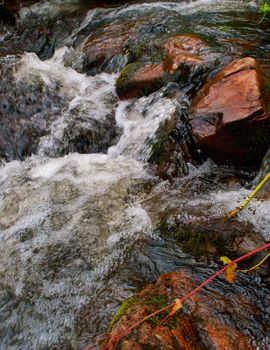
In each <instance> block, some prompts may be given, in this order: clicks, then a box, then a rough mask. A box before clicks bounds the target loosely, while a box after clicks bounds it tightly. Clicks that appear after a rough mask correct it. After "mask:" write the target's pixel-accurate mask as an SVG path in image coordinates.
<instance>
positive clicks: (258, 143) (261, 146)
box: [189, 57, 270, 166]
mask: <svg viewBox="0 0 270 350" xmlns="http://www.w3.org/2000/svg"><path fill="white" fill-rule="evenodd" d="M260 74H261V73H260V68H259V66H258V64H257V63H256V61H255V60H254V59H253V58H250V57H246V58H243V59H240V60H237V61H233V62H232V63H230V64H229V65H228V66H226V67H225V68H223V69H222V70H221V71H220V72H219V73H218V74H217V75H216V76H215V77H214V78H213V79H211V80H210V81H209V82H208V83H207V84H206V85H204V86H203V87H202V88H201V90H200V91H199V92H198V93H197V95H196V96H195V98H194V100H193V103H192V108H191V111H190V116H189V121H190V124H191V127H192V133H193V136H194V139H195V141H196V142H197V144H198V145H199V146H200V147H201V148H202V150H203V151H204V152H205V153H206V154H207V155H209V156H210V157H211V158H212V159H213V160H214V161H215V162H216V163H218V164H228V165H237V166H258V165H259V163H260V161H261V160H262V157H263V156H264V154H265V153H266V151H267V148H268V147H269V140H270V119H269V117H268V116H267V113H266V107H265V103H264V98H263V95H262V82H261V78H260Z"/></svg>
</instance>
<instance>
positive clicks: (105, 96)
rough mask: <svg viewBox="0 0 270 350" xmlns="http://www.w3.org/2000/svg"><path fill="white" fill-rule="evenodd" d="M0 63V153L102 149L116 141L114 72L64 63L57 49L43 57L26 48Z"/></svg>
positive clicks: (12, 156) (2, 155)
mask: <svg viewBox="0 0 270 350" xmlns="http://www.w3.org/2000/svg"><path fill="white" fill-rule="evenodd" d="M58 60H60V62H59V61H58ZM0 63H2V66H1V67H2V74H1V78H2V83H3V84H1V87H0V97H1V102H0V116H1V128H0V158H2V159H5V160H7V161H10V160H12V159H20V160H23V159H25V158H26V157H27V156H30V155H31V154H33V153H35V154H36V153H39V154H43V155H44V154H46V155H50V156H52V157H57V156H60V155H64V154H68V153H69V152H79V153H90V152H92V153H93V152H105V151H106V150H107V149H108V147H109V146H110V145H111V144H113V143H115V142H116V140H117V137H118V136H119V134H120V129H119V128H118V127H117V126H116V122H115V117H114V109H115V105H116V102H117V96H116V94H115V91H114V81H115V80H114V77H111V76H107V75H105V76H104V77H96V78H92V77H91V78H90V77H89V78H87V77H85V76H83V75H81V74H79V73H76V72H75V71H74V70H72V69H71V68H64V67H63V66H62V64H61V53H60V57H59V56H56V57H54V58H53V59H52V60H51V61H46V62H45V63H43V62H42V61H40V60H39V59H38V57H37V56H36V55H35V54H32V53H31V54H25V55H24V56H22V57H13V58H10V57H8V58H6V59H2V61H1V62H0ZM41 66H42V67H43V71H40V70H39V68H40V67H41ZM81 84H82V85H83V88H81Z"/></svg>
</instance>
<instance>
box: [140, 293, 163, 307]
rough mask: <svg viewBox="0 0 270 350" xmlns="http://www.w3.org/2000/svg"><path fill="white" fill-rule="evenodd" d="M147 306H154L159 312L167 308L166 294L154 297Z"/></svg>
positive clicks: (147, 302) (148, 301)
mask: <svg viewBox="0 0 270 350" xmlns="http://www.w3.org/2000/svg"><path fill="white" fill-rule="evenodd" d="M145 304H146V305H151V306H154V307H155V308H156V309H157V310H158V309H162V308H163V307H165V306H167V299H166V297H165V295H164V294H158V295H153V296H152V297H151V298H150V299H148V300H147V301H146V303H145Z"/></svg>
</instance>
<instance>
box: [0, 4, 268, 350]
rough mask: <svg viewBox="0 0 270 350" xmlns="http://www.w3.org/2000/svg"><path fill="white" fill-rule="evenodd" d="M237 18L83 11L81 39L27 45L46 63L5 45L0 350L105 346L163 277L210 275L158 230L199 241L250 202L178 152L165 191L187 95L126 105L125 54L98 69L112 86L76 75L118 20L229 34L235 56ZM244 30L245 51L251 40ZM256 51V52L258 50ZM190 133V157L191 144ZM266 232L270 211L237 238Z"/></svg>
mask: <svg viewBox="0 0 270 350" xmlns="http://www.w3.org/2000/svg"><path fill="white" fill-rule="evenodd" d="M66 5H67V4H66V3H65V2H63V1H53V0H52V1H43V2H41V3H37V4H35V5H34V6H32V7H29V8H23V9H21V11H20V14H21V23H22V24H23V26H27V23H28V21H32V20H33V21H34V22H33V23H34V24H33V28H35V21H36V20H37V19H40V20H41V21H42V18H43V17H44V16H45V17H48V18H53V19H54V18H55V21H56V22H57V18H58V17H57V16H58V15H59V13H61V11H62V10H63V8H65V9H66V11H67V13H69V14H71V15H70V16H71V17H72V14H73V13H74V11H78V8H79V9H80V7H82V4H81V3H80V2H79V1H69V2H68V6H66ZM227 5H228V1H226V2H218V4H217V3H216V1H203V0H201V1H197V2H188V3H187V2H181V1H179V2H177V1H176V2H172V3H158V2H156V3H155V2H152V3H151V4H144V3H142V4H140V3H139V1H138V3H135V4H132V5H130V6H128V5H124V6H121V7H114V9H113V10H112V9H108V8H106V9H92V10H90V11H89V12H88V13H87V14H84V16H82V12H83V11H81V12H80V11H79V13H80V16H79V17H78V18H79V19H80V20H78V19H76V20H75V19H74V20H73V21H72V26H71V28H70V32H69V33H67V34H64V33H61V34H60V35H59V38H58V39H55V40H56V42H57V45H54V47H52V46H50V45H49V44H48V45H49V46H48V45H47V44H46V45H45V44H44V43H43V44H44V45H43V46H42V45H37V46H35V43H34V42H33V43H31V45H30V46H29V45H28V43H29V40H30V39H29V38H28V43H27V45H28V46H27V45H26V46H27V47H28V48H27V47H24V43H23V42H21V43H20V47H21V48H22V49H23V50H24V49H26V50H27V49H29V47H31V51H35V53H33V52H24V53H20V52H17V51H15V52H14V53H13V54H12V48H13V47H14V43H16V42H18V41H20V38H19V36H17V37H15V38H14V33H12V30H13V29H12V28H10V27H9V26H8V25H7V27H6V29H3V33H2V32H1V33H0V34H1V36H0V43H4V44H3V52H2V50H1V52H0V65H1V87H0V93H1V101H0V116H1V126H0V147H1V152H0V159H2V165H1V168H0V186H1V192H0V212H1V216H0V258H1V259H0V349H1V350H2V349H3V350H15V349H21V350H26V349H61V350H63V349H82V348H83V347H84V345H86V344H88V345H91V346H95V345H96V344H97V342H96V337H97V336H98V335H99V334H101V333H103V332H105V331H106V329H107V327H108V324H109V321H110V319H111V316H112V314H113V313H114V312H115V311H116V310H117V308H118V306H119V304H120V302H121V301H122V300H123V299H125V298H126V297H128V296H130V295H131V294H132V293H134V292H135V291H137V290H138V289H140V288H141V287H143V286H144V285H145V284H146V283H148V282H151V281H153V280H154V279H155V278H157V277H158V276H159V275H160V274H161V273H163V272H168V271H172V270H175V269H177V268H179V267H180V266H182V265H188V266H194V267H196V266H197V268H198V271H200V272H199V273H200V274H201V275H202V276H203V274H204V271H203V269H201V270H200V263H198V262H196V261H195V260H194V259H193V258H191V257H190V256H189V255H187V254H186V253H183V251H182V248H181V245H180V247H179V245H177V244H175V241H174V237H173V235H174V232H172V236H170V237H168V236H166V235H164V232H160V229H159V227H160V223H161V221H162V220H163V222H165V221H166V225H167V229H168V231H170V230H171V231H173V229H172V227H174V226H175V225H176V226H178V227H185V228H186V227H190V228H194V227H195V228H196V225H198V223H199V224H200V225H201V224H202V223H203V224H202V225H203V226H204V227H208V228H207V229H209V230H210V231H211V230H213V231H215V230H216V226H217V222H218V221H219V220H220V219H221V218H222V217H223V216H224V214H225V213H226V212H228V211H230V210H232V209H234V207H235V206H237V205H238V204H239V202H241V201H242V199H243V198H244V197H245V196H246V195H247V194H248V191H247V190H245V189H243V188H241V186H240V185H239V182H238V183H237V182H235V183H233V185H230V182H229V180H228V179H230V178H235V174H236V170H234V169H222V168H218V167H216V166H215V165H214V164H212V163H211V162H210V161H208V162H206V163H204V164H203V165H201V166H197V165H194V164H191V163H190V162H189V159H187V153H188V151H186V153H185V151H184V148H181V146H179V148H178V154H177V160H176V164H177V168H178V170H177V172H176V173H177V177H175V178H174V179H173V181H172V176H171V175H170V176H168V177H165V180H162V179H161V178H160V177H158V176H157V175H156V172H155V166H154V165H153V164H152V163H151V159H152V158H151V157H153V154H154V153H155V146H156V144H157V142H158V141H159V140H160V137H161V136H162V135H163V134H164V132H165V133H170V132H171V131H172V130H173V129H174V128H175V127H176V126H177V125H178V127H179V120H180V119H181V115H182V114H181V113H183V110H184V108H185V105H186V104H187V103H188V98H187V96H185V95H183V96H181V97H180V98H179V96H178V97H177V96H174V97H172V98H170V97H168V91H170V89H172V90H173V89H174V86H168V87H164V88H163V89H161V90H159V91H157V92H155V93H153V94H152V95H150V96H148V97H142V98H139V99H132V100H128V101H119V98H118V97H117V94H116V92H115V80H116V77H117V72H118V70H119V67H120V68H121V67H122V66H123V65H124V64H125V63H126V60H127V59H128V58H127V55H126V54H125V53H124V56H123V57H118V59H117V60H114V61H108V62H107V64H106V65H105V66H103V67H102V68H101V70H102V69H104V70H105V71H106V72H105V73H104V72H103V73H100V72H99V73H97V74H95V73H96V72H98V71H99V68H98V69H97V68H96V67H94V68H93V69H92V68H91V69H92V70H91V69H90V70H91V72H90V71H89V73H91V74H92V76H87V75H85V74H83V73H79V72H77V71H76V70H75V69H74V68H76V69H78V71H80V69H79V68H78V65H79V63H80V62H82V61H83V60H82V57H83V52H81V51H80V50H81V48H80V44H81V43H82V42H84V40H85V38H86V37H87V36H88V35H93V36H94V35H104V33H103V32H102V26H104V27H106V26H109V25H111V23H114V22H115V23H121V21H130V23H131V26H134V27H136V30H138V31H139V32H140V33H141V36H142V38H141V39H142V40H145V39H146V38H148V39H149V38H151V37H154V35H156V33H157V32H160V33H162V32H164V31H171V32H172V33H173V32H174V28H175V26H176V25H180V26H182V27H181V28H185V27H186V26H187V25H189V26H192V27H194V32H201V33H202V34H203V35H206V36H210V37H211V35H212V36H213V37H217V36H218V35H221V36H222V40H223V41H224V43H225V44H224V47H225V48H228V46H227V45H228V42H229V40H230V39H231V37H232V36H233V35H236V34H234V33H232V32H231V33H227V32H226V30H225V29H224V24H222V23H223V22H227V23H230V22H231V21H232V19H233V18H234V16H235V21H240V19H239V18H238V16H237V15H235V14H231V13H226V11H225V10H226V6H227ZM230 6H235V9H236V10H237V9H242V8H244V7H245V6H254V4H253V3H252V2H249V1H237V2H235V1H230ZM231 9H232V8H231ZM84 11H85V10H84ZM222 11H224V14H222ZM251 12H252V11H251ZM211 13H212V18H211V19H210V18H209V17H211ZM236 13H237V11H236ZM191 20H193V23H190V21H191ZM244 21H245V19H244ZM56 22H55V23H56ZM210 22H211V25H212V27H211V26H209V23H210ZM222 26H223V28H222ZM30 27H31V26H30V25H29V28H30ZM55 28H56V27H55ZM57 28H58V27H57ZM217 28H219V29H217ZM241 28H242V27H241ZM241 28H240V29H239V32H240V35H242V37H241V38H242V39H243V40H244V39H245V38H246V37H247V36H249V35H250V32H249V30H248V28H242V29H241ZM40 30H41V29H40ZM45 30H46V29H44V31H45ZM57 30H60V29H59V28H58V29H57ZM57 30H56V32H57ZM218 30H219V32H218ZM234 30H235V31H236V29H234ZM95 31H97V33H96V32H95ZM214 31H215V33H214ZM222 31H223V33H222V34H220V33H221V32H222ZM250 31H252V25H251V29H250ZM26 32H27V31H26ZM27 33H29V31H28V32H27ZM43 34H44V33H43V32H42V33H41V34H40V37H41V38H43V36H42V35H43ZM105 34H106V33H105ZM238 34H239V33H238ZM268 34H269V30H268V32H266V33H262V32H260V31H259V29H254V31H253V35H254V36H256V38H261V39H260V40H261V42H262V43H263V45H265V48H266V50H267V52H268V53H269V50H270V49H269V44H267V43H266V39H265V38H266V36H267V35H268ZM22 38H24V35H22ZM12 40H14V42H13V41H12ZM30 41H31V40H30ZM76 42H77V43H76ZM74 43H76V45H75V44H74ZM39 44H40V43H39ZM73 44H74V47H70V46H72V45H73ZM66 45H67V46H66ZM267 45H268V46H267ZM41 46H42V48H41ZM48 47H50V50H49V49H48ZM56 47H58V49H57V50H56V51H55V52H54V54H53V56H52V52H53V50H54V49H55V48H56ZM232 47H233V46H232ZM77 48H79V49H78V52H76V53H74V51H75V50H76V49H77ZM51 50H52V51H51ZM237 50H239V51H240V55H241V54H242V52H243V50H244V44H243V43H242V42H241V40H240V41H238V42H237V43H236V44H235V46H234V47H233V49H232V52H229V51H230V50H228V51H227V52H226V54H228V52H229V53H230V54H231V55H232V57H234V56H237V55H238V54H239V52H238V51H237ZM241 50H242V51H241ZM248 50H249V51H251V52H255V53H257V52H259V49H258V48H257V47H256V46H255V45H254V44H253V46H252V45H251V46H249V47H248ZM236 51H237V52H236ZM10 54H12V55H10ZM38 55H39V56H40V58H39V57H38ZM50 56H52V57H51V58H49V57H50ZM74 57H75V58H76V60H75V61H73V58H74ZM265 57H266V54H265V53H264V55H262V56H261V63H262V65H263V66H264V67H266V69H267V60H266V58H265ZM41 58H47V59H46V60H43V61H42V60H41ZM78 62H79V63H78ZM106 67H107V68H106ZM108 67H109V68H108ZM268 68H269V66H268ZM108 72H110V74H109V73H108ZM111 72H114V73H111ZM94 74H95V75H94ZM180 124H181V126H180V127H179V128H180V129H181V128H182V133H180V134H181V135H182V137H183V140H182V143H183V144H185V142H187V139H188V138H187V137H186V136H183V135H186V134H188V131H187V129H186V125H185V123H180ZM194 163H195V162H194ZM167 172H168V173H170V174H172V173H173V171H172V170H171V169H169V170H168V169H167ZM167 178H169V180H170V181H168V180H167ZM251 211H252V212H253V215H250V212H251ZM269 222H270V212H269V201H259V200H257V201H254V202H253V203H251V205H250V209H249V210H248V211H245V212H243V213H242V214H241V215H240V218H239V223H238V225H239V226H237V227H238V229H239V231H241V229H245V228H246V227H247V226H249V227H252V228H251V234H250V236H249V238H248V240H247V241H246V242H244V243H243V244H244V245H245V244H246V245H247V246H248V245H249V244H250V245H251V246H252V244H257V243H258V242H260V241H265V240H269V239H270V236H269V230H268V227H269ZM226 225H227V224H225V223H224V222H222V223H221V226H219V228H218V229H221V230H223V229H224V231H226V230H228V226H226ZM233 229H237V228H235V227H233ZM233 229H232V230H233ZM254 232H255V233H256V234H257V236H256V237H253V236H252V233H254ZM258 237H259V238H258ZM197 264H198V265H197ZM242 280H243V283H244V284H246V289H244V287H241V285H240V284H238V285H237V288H238V289H239V290H241V288H243V290H245V291H246V290H247V292H248V293H252V290H254V288H258V289H260V288H261V286H260V280H259V279H256V277H254V278H253V277H245V278H243V279H242ZM242 280H241V281H242ZM266 282H267V281H266ZM266 282H264V283H265V284H266ZM249 283H250V286H252V287H249V286H248V285H249ZM267 283H269V281H268V282H267ZM223 287H224V286H223ZM224 288H226V287H224ZM261 289H262V290H261V291H260V292H258V293H257V298H258V300H259V302H260V303H261V304H260V305H259V306H258V309H259V310H263V309H264V308H267V307H269V303H268V304H267V301H265V300H264V298H265V294H266V291H267V288H266V287H265V285H264V287H263V288H261ZM237 307H239V308H241V303H239V305H238V306H237ZM217 317H218V316H217ZM245 317H247V318H248V315H247V316H243V319H244V318H245ZM267 317H268V316H267V315H265V318H264V319H262V320H259V321H258V323H257V329H258V332H257V335H256V334H253V333H252V331H251V330H250V329H247V333H248V334H250V338H251V340H252V341H253V342H254V344H255V345H257V346H258V349H267V348H268V347H269V346H270V343H269V336H268V334H269V329H268V330H267V327H265V324H267V322H268V321H269V320H268V319H267ZM268 318H269V317H268ZM235 322H236V321H235Z"/></svg>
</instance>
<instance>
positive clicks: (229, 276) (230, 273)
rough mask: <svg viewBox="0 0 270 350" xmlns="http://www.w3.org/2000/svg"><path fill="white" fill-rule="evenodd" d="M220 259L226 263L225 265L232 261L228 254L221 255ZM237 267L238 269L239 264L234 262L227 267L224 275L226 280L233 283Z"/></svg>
mask: <svg viewBox="0 0 270 350" xmlns="http://www.w3.org/2000/svg"><path fill="white" fill-rule="evenodd" d="M220 260H221V261H222V262H223V263H224V265H228V264H230V263H231V262H232V261H231V259H229V258H228V257H227V256H221V257H220ZM236 269H237V264H232V265H231V266H229V267H228V268H227V270H225V272H224V275H225V278H226V280H227V281H228V282H229V283H233V281H234V278H235V270H236Z"/></svg>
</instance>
